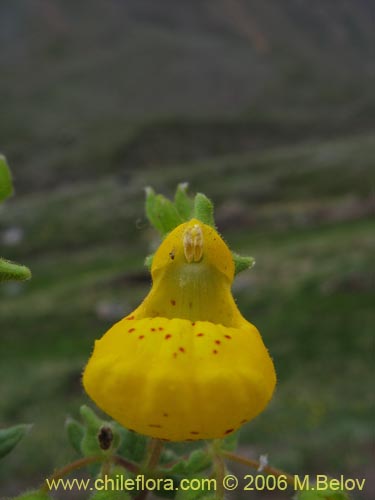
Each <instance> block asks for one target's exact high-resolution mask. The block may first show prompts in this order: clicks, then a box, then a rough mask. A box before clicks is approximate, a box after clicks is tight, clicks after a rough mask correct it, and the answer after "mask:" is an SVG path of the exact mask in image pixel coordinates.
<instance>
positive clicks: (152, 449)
mask: <svg viewBox="0 0 375 500" xmlns="http://www.w3.org/2000/svg"><path fill="white" fill-rule="evenodd" d="M163 446H164V443H163V441H162V440H161V439H155V438H152V439H151V441H150V446H149V448H148V453H147V458H146V463H145V466H144V470H145V471H146V473H147V474H150V473H151V472H152V471H153V470H154V469H155V468H156V466H157V465H158V463H159V459H160V455H161V452H162V449H163ZM148 493H149V492H148V490H143V491H141V492H140V493H139V495H138V496H137V497H136V500H145V498H147V495H148Z"/></svg>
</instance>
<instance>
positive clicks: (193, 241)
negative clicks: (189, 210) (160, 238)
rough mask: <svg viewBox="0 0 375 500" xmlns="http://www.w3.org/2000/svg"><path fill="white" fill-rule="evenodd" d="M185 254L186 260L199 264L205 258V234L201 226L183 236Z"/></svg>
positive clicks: (190, 229)
mask: <svg viewBox="0 0 375 500" xmlns="http://www.w3.org/2000/svg"><path fill="white" fill-rule="evenodd" d="M183 245H184V254H185V258H186V260H187V261H188V262H189V263H191V262H199V261H200V260H201V258H202V256H203V232H202V228H201V226H200V225H199V224H194V226H193V227H190V228H188V229H187V230H186V231H185V233H184V236H183Z"/></svg>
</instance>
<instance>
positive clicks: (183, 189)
mask: <svg viewBox="0 0 375 500" xmlns="http://www.w3.org/2000/svg"><path fill="white" fill-rule="evenodd" d="M188 186H189V184H188V183H187V182H182V183H180V184H179V185H178V186H177V190H176V194H175V195H174V204H175V207H176V209H177V212H178V213H179V215H180V216H181V218H182V220H183V221H184V222H186V221H188V220H190V219H191V217H192V212H193V208H194V201H193V200H192V198H190V197H189V196H188V194H187V189H188Z"/></svg>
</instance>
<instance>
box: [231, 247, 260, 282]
mask: <svg viewBox="0 0 375 500" xmlns="http://www.w3.org/2000/svg"><path fill="white" fill-rule="evenodd" d="M232 258H233V262H234V274H235V276H237V274H238V273H240V272H241V271H246V270H247V269H251V268H252V267H254V266H255V259H254V257H242V256H241V255H238V253H235V252H232Z"/></svg>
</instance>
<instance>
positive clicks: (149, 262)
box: [145, 253, 155, 269]
mask: <svg viewBox="0 0 375 500" xmlns="http://www.w3.org/2000/svg"><path fill="white" fill-rule="evenodd" d="M154 255H155V254H153V253H152V254H151V255H147V257H146V258H145V266H146V267H147V268H148V269H151V266H152V261H153V259H154Z"/></svg>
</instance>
